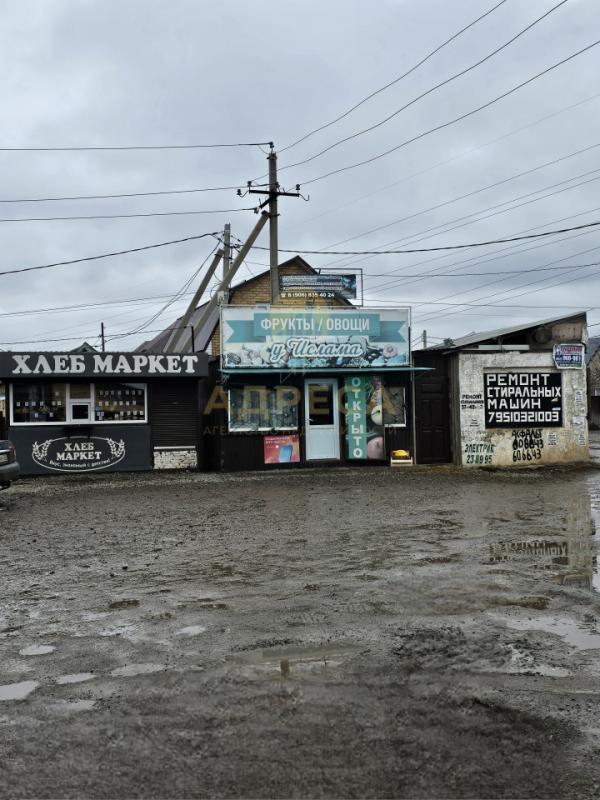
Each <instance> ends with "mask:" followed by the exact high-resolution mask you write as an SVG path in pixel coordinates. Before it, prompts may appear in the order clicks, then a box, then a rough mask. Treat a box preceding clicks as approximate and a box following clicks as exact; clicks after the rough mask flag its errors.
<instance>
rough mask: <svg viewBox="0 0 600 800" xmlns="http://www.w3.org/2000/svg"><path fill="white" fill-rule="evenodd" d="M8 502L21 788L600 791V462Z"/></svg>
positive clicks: (26, 489)
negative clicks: (598, 519) (596, 465)
mask: <svg viewBox="0 0 600 800" xmlns="http://www.w3.org/2000/svg"><path fill="white" fill-rule="evenodd" d="M3 500H8V501H9V504H10V508H9V510H8V511H5V512H1V513H0V543H1V548H0V570H1V572H0V574H1V576H2V581H1V587H2V589H1V596H0V672H1V676H0V795H1V796H3V797H11V798H38V797H39V798H81V797H91V798H107V797H108V798H124V797H152V798H158V797H166V798H184V797H185V798H187V797H256V798H258V797H423V798H442V797H469V798H473V797H484V798H492V797H493V798H496V797H503V798H504V797H527V798H529V797H535V798H554V797H556V798H567V797H568V798H596V797H598V796H599V795H600V759H599V758H598V756H599V755H600V721H599V720H600V713H599V712H600V593H599V592H600V577H599V576H598V574H597V572H596V570H597V564H596V558H597V539H596V536H595V516H596V514H597V513H598V509H600V471H597V470H594V469H589V470H567V469H564V470H559V469H556V470H554V469H546V470H542V469H534V470H523V471H513V472H484V471H480V472H465V471H463V472H460V471H458V470H455V469H451V468H448V469H433V468H432V469H427V470H425V469H415V470H410V471H409V470H407V471H402V470H400V471H397V472H391V471H390V470H388V469H380V468H374V469H369V470H364V469H363V470H357V469H356V470H355V469H347V470H335V471H302V472H294V473H290V472H287V473H270V474H244V475H241V474H240V475H228V476H216V475H201V474H187V475H178V474H161V475H158V474H157V475H149V474H144V475H122V476H114V475H113V476H111V475H105V476H96V477H95V478H94V479H89V478H86V479H78V478H75V477H73V476H69V477H68V478H60V477H59V478H55V479H37V480H33V479H30V480H23V481H22V482H21V483H19V484H17V485H16V486H15V487H14V488H13V489H12V490H10V493H8V492H7V493H4V495H3Z"/></svg>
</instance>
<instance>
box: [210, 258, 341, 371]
mask: <svg viewBox="0 0 600 800" xmlns="http://www.w3.org/2000/svg"><path fill="white" fill-rule="evenodd" d="M310 272H314V270H313V269H312V267H311V266H310V265H309V264H307V263H306V261H304V260H303V259H302V258H299V257H296V258H293V259H290V261H286V262H285V263H284V264H280V265H279V273H280V275H306V274H307V273H310ZM257 303H269V304H270V303H271V273H270V272H265V273H263V274H262V275H257V276H256V278H251V279H250V280H249V281H246V283H243V284H242V285H241V286H239V287H237V288H236V289H235V290H233V291H232V292H231V294H230V297H229V305H232V306H254V305H256V304H257ZM277 305H279V306H292V307H296V308H297V307H299V306H301V307H303V308H304V306H305V305H306V304H305V303H304V302H303V301H302V300H298V299H291V300H282V299H281V298H280V299H279V301H278V303H277ZM310 305H311V306H319V305H323V306H326V305H328V304H327V302H326V301H325V300H321V299H316V300H314V301H311V303H310ZM333 305H336V306H346V305H348V304H347V303H345V302H343V301H341V300H339V301H335V302H334V303H333ZM210 353H211V355H213V356H218V355H220V353H221V328H220V324H217V327H216V328H215V332H214V334H213V337H212V339H211V342H210Z"/></svg>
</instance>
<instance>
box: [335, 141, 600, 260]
mask: <svg viewBox="0 0 600 800" xmlns="http://www.w3.org/2000/svg"><path fill="white" fill-rule="evenodd" d="M598 147H600V142H596V143H595V144H592V145H589V146H588V147H583V148H582V149H580V150H575V151H574V152H572V153H568V154H567V155H566V156H560V157H559V158H555V159H552V160H551V161H545V162H544V163H543V164H538V166H537V167H531V168H530V169H526V170H523V171H522V172H517V173H516V174H514V175H510V176H509V177H508V178H502V179H501V180H498V181H495V182H494V183H489V184H487V185H486V186H482V187H480V188H479V189H474V190H473V191H471V192H467V193H466V194H462V195H458V196H457V197H453V198H451V199H450V200H444V201H443V202H442V203H436V205H434V206H429V208H424V209H422V210H421V211H415V212H414V213H413V214H409V215H408V216H406V217H399V218H398V219H394V220H392V221H391V222H387V223H386V224H385V225H378V226H377V227H376V228H371V229H370V230H367V231H362V232H361V233H357V234H355V235H354V236H349V237H348V238H347V239H342V240H341V241H339V242H334V243H333V245H332V247H337V246H338V245H340V244H345V243H346V242H351V241H353V240H354V239H360V238H362V237H363V236H369V235H370V234H371V233H378V232H379V231H382V230H386V229H387V228H391V227H393V226H394V225H399V224H400V223H401V222H408V221H409V220H411V219H415V218H416V217H420V216H422V215H423V214H428V213H429V212H431V211H437V210H438V209H440V208H445V207H446V206H449V205H452V204H453V203H458V202H459V201H461V200H466V199H468V198H469V197H473V196H475V195H477V194H481V193H482V192H486V191H489V190H490V189H496V188H497V187H498V186H502V185H503V184H505V183H510V182H511V181H514V180H517V179H518V178H523V177H524V176H525V175H531V174H532V173H534V172H538V171H539V170H540V169H545V168H546V167H551V166H554V165H555V164H559V163H560V162H561V161H567V160H568V159H570V158H575V156H579V155H581V154H582V153H587V152H589V151H590V150H595V149H596V148H598ZM598 171H600V170H598V169H595V170H590V171H588V172H584V173H582V174H581V175H576V176H574V177H573V178H569V179H567V180H564V181H561V182H560V183H556V184H552V185H550V186H546V187H544V188H542V189H537V190H536V191H534V192H530V193H528V194H525V195H521V196H520V197H516V198H513V200H506V201H505V202H504V203H499V204H497V205H496V206H491V207H490V208H489V209H485V210H486V211H489V210H491V209H493V208H499V207H500V206H502V205H506V204H507V203H511V202H514V200H522V199H524V198H526V197H531V196H532V195H534V194H538V193H539V192H543V191H545V190H546V189H553V188H555V187H556V186H561V185H562V184H563V183H568V182H569V181H571V180H576V179H577V178H582V177H585V176H586V175H590V174H592V173H593V172H598ZM478 213H480V212H479V211H474V212H472V213H471V214H468V215H466V216H467V217H468V216H473V215H474V214H478ZM459 219H466V217H461V218H459ZM455 221H457V220H453V222H455ZM447 224H450V223H442V224H441V225H437V226H435V227H444V226H445V225H447ZM429 230H434V228H430V229H428V230H427V231H425V232H426V233H428V232H429ZM418 235H420V234H412V235H411V236H409V237H407V238H410V239H412V238H413V236H418ZM394 244H395V242H394Z"/></svg>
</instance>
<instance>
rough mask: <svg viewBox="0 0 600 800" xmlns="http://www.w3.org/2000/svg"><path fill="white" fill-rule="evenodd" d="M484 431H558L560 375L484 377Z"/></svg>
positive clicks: (546, 373)
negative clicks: (549, 429) (534, 427)
mask: <svg viewBox="0 0 600 800" xmlns="http://www.w3.org/2000/svg"><path fill="white" fill-rule="evenodd" d="M484 386H485V427H486V428H528V427H531V426H532V425H535V426H537V427H540V428H561V427H562V424H563V406H562V376H561V375H560V373H556V372H488V373H486V374H485V375H484Z"/></svg>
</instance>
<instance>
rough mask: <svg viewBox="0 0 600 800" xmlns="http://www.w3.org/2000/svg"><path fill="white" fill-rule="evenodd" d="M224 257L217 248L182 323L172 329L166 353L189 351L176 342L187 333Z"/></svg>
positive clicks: (165, 348) (165, 349)
mask: <svg viewBox="0 0 600 800" xmlns="http://www.w3.org/2000/svg"><path fill="white" fill-rule="evenodd" d="M222 257H223V251H222V250H221V249H219V250H217V252H216V253H215V255H214V257H213V260H212V261H211V264H210V266H209V268H208V269H207V270H206V274H205V276H204V278H202V281H201V282H200V286H199V287H198V289H197V290H196V293H195V294H194V296H193V297H192V299H191V301H190V304H189V306H188V307H187V311H186V312H185V314H184V315H183V317H182V320H181V325H178V326H177V328H174V329H173V330H172V331H171V335H170V336H169V338H168V339H167V343H166V345H165V347H164V351H165V353H174V352H176V351H177V350H178V351H179V352H180V353H185V352H187V351H186V350H185V349H184V348H182V347H179V348H177V347H176V344H177V343H178V342H179V343H181V338H182V333H185V329H186V328H187V327H188V325H189V324H190V320H191V318H192V314H193V313H194V311H195V310H196V307H197V306H198V303H199V302H200V300H201V298H202V295H203V294H204V292H205V291H206V289H207V287H208V284H209V281H210V279H211V278H212V276H213V275H214V274H215V270H216V268H217V265H218V263H219V261H220V260H221V258H222Z"/></svg>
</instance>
